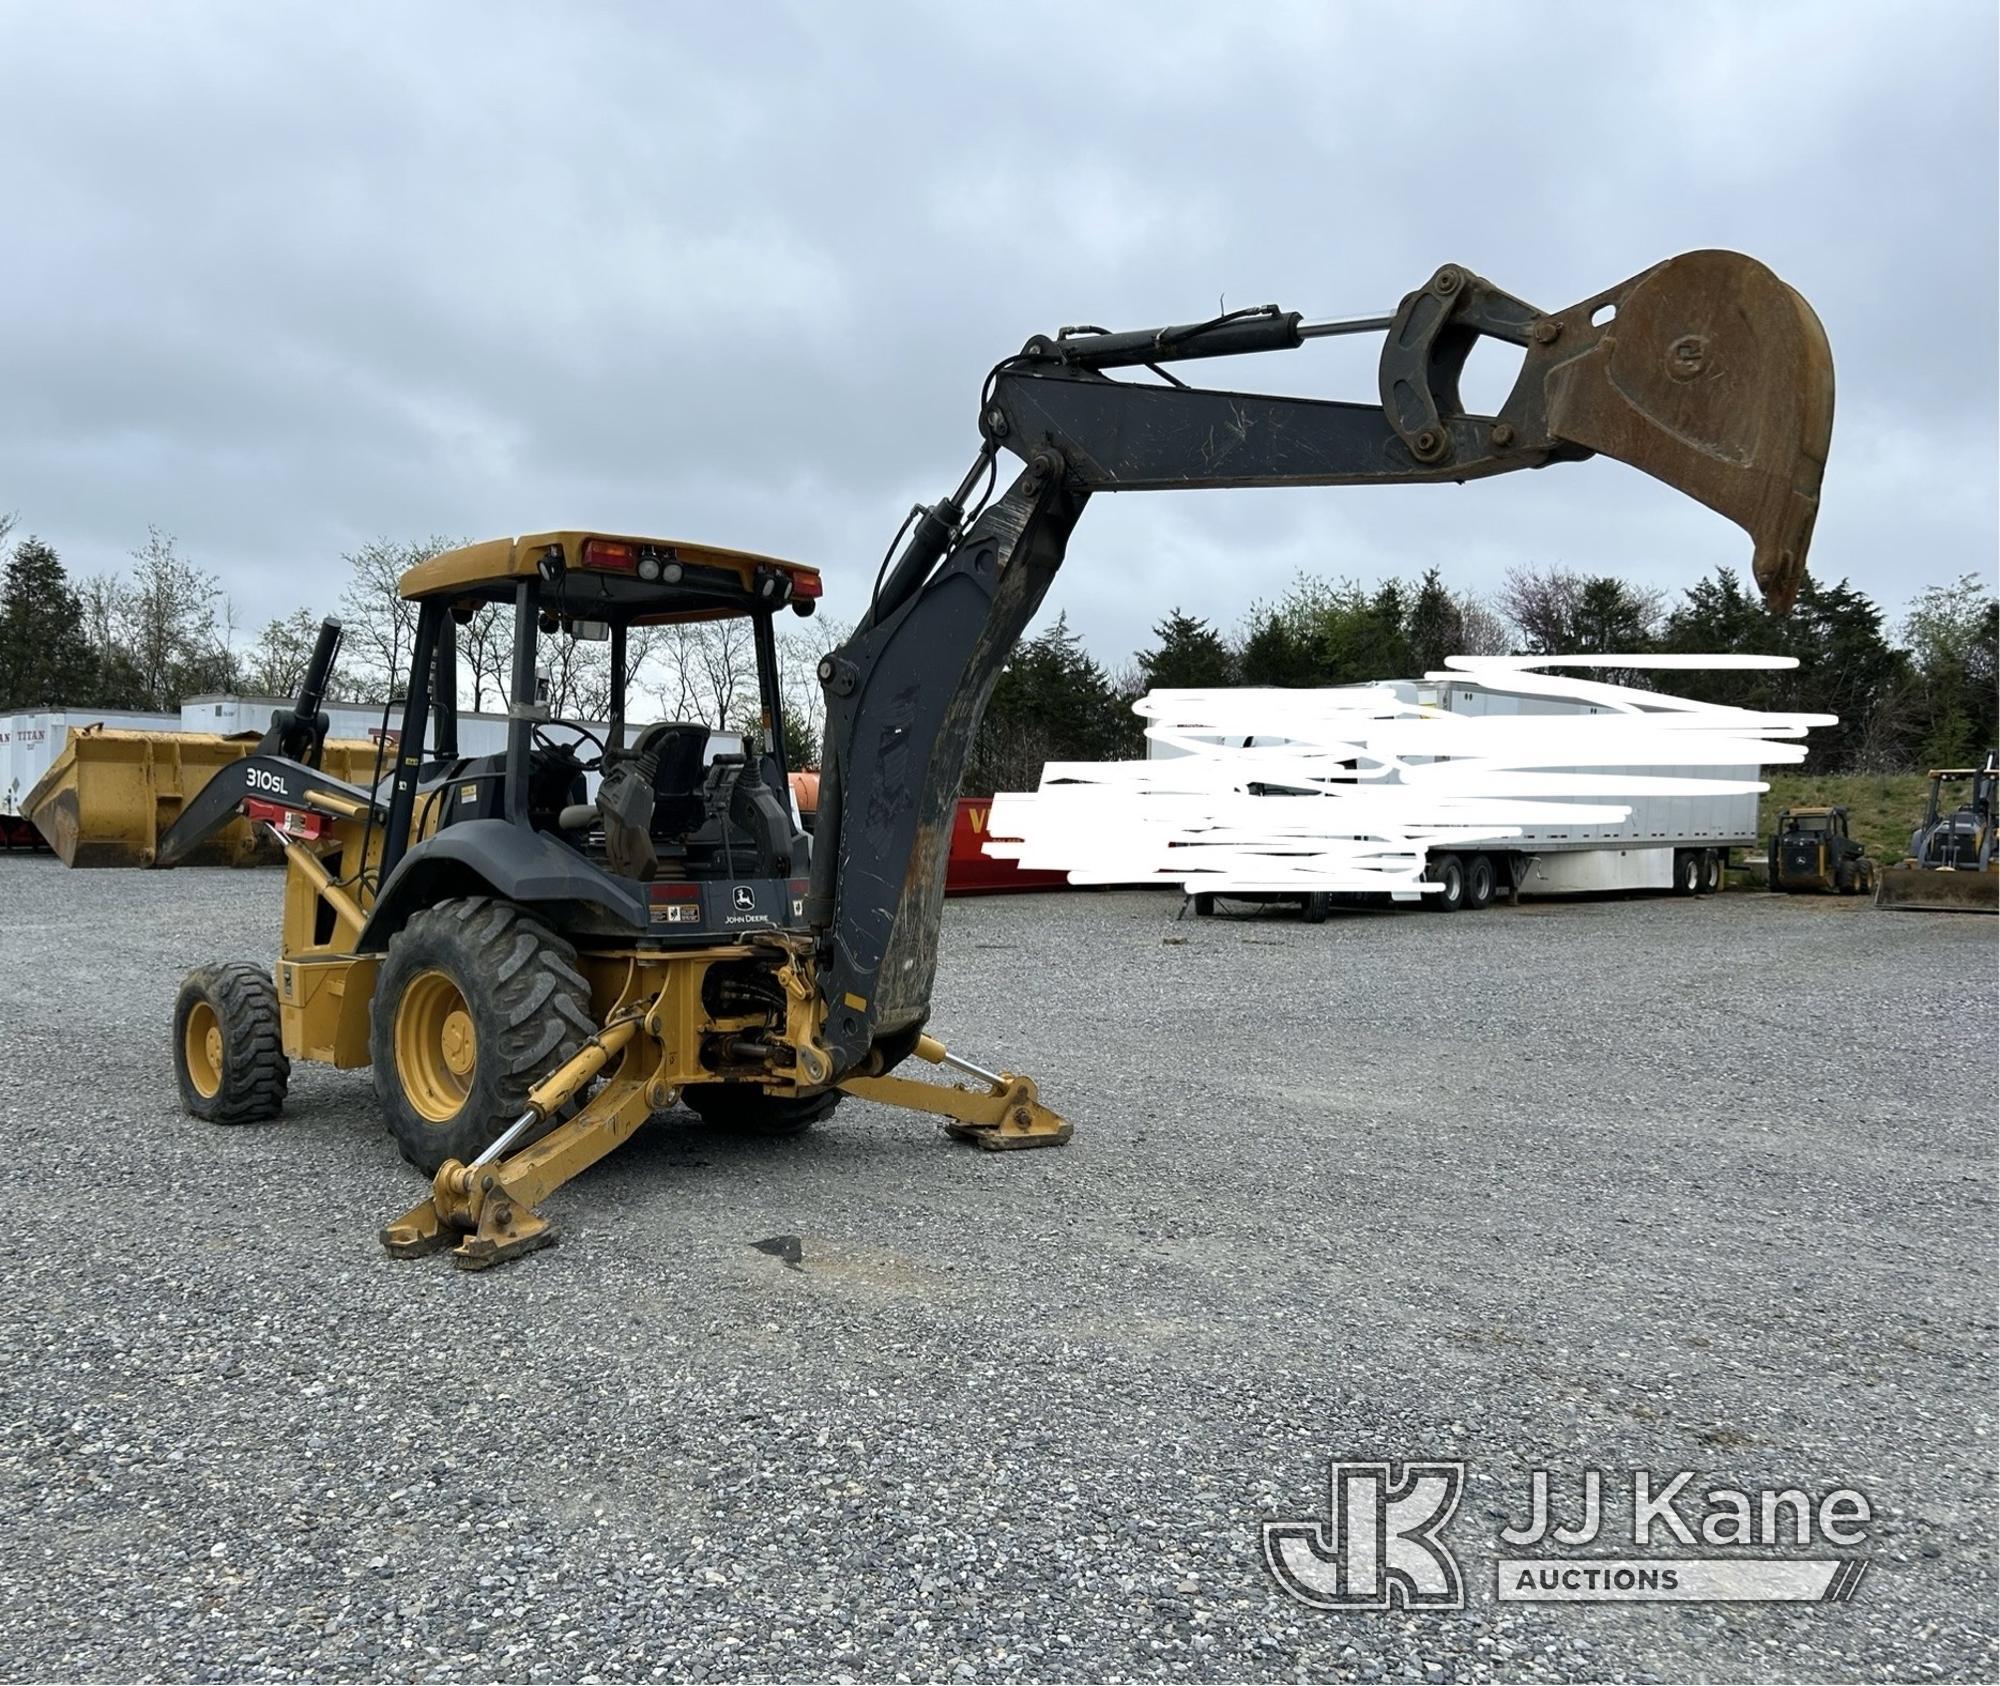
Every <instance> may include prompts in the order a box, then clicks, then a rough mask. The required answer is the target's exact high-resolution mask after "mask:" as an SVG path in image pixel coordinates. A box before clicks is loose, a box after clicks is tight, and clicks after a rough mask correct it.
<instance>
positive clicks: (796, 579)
mask: <svg viewBox="0 0 2000 1686" xmlns="http://www.w3.org/2000/svg"><path fill="white" fill-rule="evenodd" d="M820 590H821V587H820V581H819V575H817V574H794V575H792V595H793V596H794V597H817V596H819V595H820Z"/></svg>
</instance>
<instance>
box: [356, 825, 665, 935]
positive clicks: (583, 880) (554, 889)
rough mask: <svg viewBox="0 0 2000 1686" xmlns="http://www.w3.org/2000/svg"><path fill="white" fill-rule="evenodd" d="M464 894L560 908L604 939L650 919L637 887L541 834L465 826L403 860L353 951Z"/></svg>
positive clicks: (500, 827) (510, 827)
mask: <svg viewBox="0 0 2000 1686" xmlns="http://www.w3.org/2000/svg"><path fill="white" fill-rule="evenodd" d="M466 895H472V896H478V895H490V896H499V897H501V898H502V899H503V900H506V901H510V902H518V903H520V904H521V905H522V906H524V907H533V906H536V905H538V904H540V905H550V904H558V903H559V904H563V906H564V907H565V908H570V909H577V910H579V911H581V912H582V913H583V914H584V915H585V917H586V918H588V919H589V922H590V923H591V924H592V925H593V926H599V927H601V928H602V930H603V931H604V932H605V933H606V934H618V933H620V932H624V933H626V934H630V935H637V934H639V933H640V932H643V931H644V930H646V928H647V922H648V919H649V918H650V910H649V907H648V904H647V901H646V896H645V892H644V889H643V888H642V887H641V886H639V885H637V884H631V883H629V882H628V881H627V880H624V879H620V878H616V877H613V876H612V875H611V874H610V873H608V872H605V871H603V870H602V869H601V868H599V867H597V866H594V865H593V864H592V863H591V862H589V861H587V860H585V859H584V858H583V857H582V856H581V855H579V854H578V853H577V852H576V851H575V850H574V849H571V848H569V847H567V846H566V845H564V844H562V843H559V842H557V841H556V840H555V839H554V838H552V837H550V836H548V835H546V834H545V833H543V832H539V831H531V830H529V829H528V828H527V827H526V826H521V825H516V824H514V823H513V822H512V821H510V820H464V821H461V822H460V823H459V824H457V825H453V826H448V827H446V828H445V830H443V831H441V832H439V833H438V834H437V835H436V836H435V837H433V838H431V839H429V840H428V841H427V842H423V843H419V844H418V845H417V846H416V847H415V848H414V849H412V850H411V851H410V852H409V853H408V854H407V855H405V856H404V857H403V859H402V861H401V862H400V863H399V864H398V866H397V867H396V870H395V871H394V872H392V873H390V874H389V880H388V882H387V883H386V884H384V885H383V886H382V891H381V894H380V895H378V896H377V897H376V898H375V906H374V908H373V910H372V911H371V912H370V913H369V915H368V923H367V924H366V925H364V926H363V927H362V930H361V936H360V940H359V942H358V944H357V947H359V948H360V949H361V950H362V952H364V953H367V952H373V951H378V950H381V949H384V948H386V947H388V944H389V939H390V938H391V937H392V936H394V935H395V934H396V933H397V932H398V931H400V930H401V929H402V928H403V927H404V926H405V925H407V924H408V923H409V921H410V918H411V916H412V915H413V914H416V913H418V912H420V911H421V910H422V909H424V908H426V907H429V906H431V905H432V904H433V903H435V902H438V901H442V900H443V899H445V898H446V897H448V896H466ZM558 923H559V924H567V923H568V921H567V920H563V921H559V922H558Z"/></svg>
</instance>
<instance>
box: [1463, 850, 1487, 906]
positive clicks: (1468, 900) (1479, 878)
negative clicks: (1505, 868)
mask: <svg viewBox="0 0 2000 1686" xmlns="http://www.w3.org/2000/svg"><path fill="white" fill-rule="evenodd" d="M1493 883H1494V878H1493V857H1492V856H1491V855H1472V856H1469V857H1468V858H1467V860H1466V863H1465V905H1466V906H1467V907H1469V908H1471V909H1472V910H1473V911H1474V912H1475V913H1476V912H1478V911H1479V909H1481V908H1482V907H1488V906H1490V905H1492V901H1493Z"/></svg>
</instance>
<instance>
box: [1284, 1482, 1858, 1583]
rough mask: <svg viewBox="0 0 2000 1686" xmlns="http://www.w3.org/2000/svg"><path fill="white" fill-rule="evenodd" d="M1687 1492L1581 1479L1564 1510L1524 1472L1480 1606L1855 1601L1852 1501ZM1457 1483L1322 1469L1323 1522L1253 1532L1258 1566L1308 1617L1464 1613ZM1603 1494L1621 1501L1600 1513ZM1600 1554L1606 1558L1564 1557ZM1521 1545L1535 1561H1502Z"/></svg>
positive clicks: (1850, 1496) (1845, 1494)
mask: <svg viewBox="0 0 2000 1686" xmlns="http://www.w3.org/2000/svg"><path fill="white" fill-rule="evenodd" d="M1695 1481H1696V1476H1695V1473H1694V1472H1693V1471H1692V1470H1683V1471H1680V1472H1679V1473H1677V1474H1675V1475H1672V1476H1669V1477H1656V1476H1655V1475H1654V1474H1653V1473H1652V1472H1651V1471H1650V1470H1632V1471H1630V1472H1628V1473H1627V1474H1626V1475H1624V1476H1622V1477H1610V1478H1607V1476H1606V1474H1605V1472H1604V1471H1602V1470H1595V1469H1592V1470H1585V1471H1584V1472H1583V1477H1582V1480H1581V1482H1580V1483H1579V1484H1578V1487H1577V1492H1576V1499H1575V1503H1574V1504H1573V1505H1572V1504H1568V1503H1559V1501H1558V1499H1557V1498H1556V1497H1555V1496H1553V1489H1552V1484H1551V1481H1550V1476H1549V1472H1548V1471H1547V1470H1542V1469H1538V1470H1533V1471H1531V1472H1530V1476H1529V1482H1528V1492H1527V1502H1526V1505H1525V1520H1521V1521H1509V1522H1508V1523H1507V1525H1506V1526H1504V1527H1502V1528H1501V1529H1500V1530H1499V1536H1498V1541H1497V1545H1498V1549H1497V1550H1496V1551H1495V1552H1494V1596H1495V1597H1496V1598H1497V1599H1498V1600H1499V1601H1500V1602H1502V1603H1605V1602H1630V1601H1640V1602H1662V1603H1746V1602H1748V1603H1814V1602H1816V1603H1844V1602H1846V1601H1847V1600H1849V1599H1851V1598H1853V1596H1854V1594H1855V1592H1856V1590H1857V1589H1858V1588H1859V1587H1860V1585H1861V1581H1862V1578H1863V1576H1864V1575H1866V1573H1867V1571H1868V1563H1867V1560H1866V1559H1865V1558H1861V1557H1853V1556H1835V1555H1833V1552H1835V1551H1840V1550H1851V1549H1852V1548H1853V1547H1855V1546H1858V1545H1861V1544H1862V1543H1863V1542H1864V1539H1865V1535H1866V1525H1867V1523H1868V1522H1869V1521H1870V1519H1871V1518H1872V1516H1873V1514H1874V1513H1873V1509H1872V1507H1871V1506H1870V1504H1869V1501H1868V1497H1867V1495H1866V1494H1864V1493H1861V1492H1859V1491H1857V1490H1856V1489H1855V1488H1852V1487H1837V1488H1834V1489H1833V1490H1832V1491H1831V1492H1828V1493H1826V1494H1824V1495H1823V1496H1821V1497H1818V1498H1815V1497H1814V1496H1813V1495H1812V1494H1810V1493H1808V1492H1806V1491H1805V1490H1804V1489H1802V1488H1798V1487H1758V1488H1747V1487H1730V1486H1724V1485H1720V1484H1717V1485H1713V1486H1709V1487H1706V1488H1696V1486H1695ZM1464 1486H1465V1465H1464V1464H1463V1463H1445V1462H1435V1461H1426V1462H1418V1463H1405V1464H1401V1465H1397V1464H1391V1463H1373V1462H1348V1463H1343V1462H1341V1461H1340V1460H1339V1459H1335V1460H1333V1461H1332V1463H1331V1464H1330V1465H1329V1469H1328V1493H1329V1502H1328V1509H1327V1515H1326V1517H1325V1518H1324V1519H1323V1520H1322V1519H1320V1518H1317V1517H1307V1518H1299V1519H1289V1518H1287V1519H1273V1520H1271V1521H1267V1522H1266V1523H1265V1524H1264V1530H1263V1540H1264V1561H1265V1564H1266V1565H1267V1566H1268V1567H1269V1569H1270V1571H1271V1575H1272V1578H1273V1579H1275V1580H1276V1581H1277V1583H1278V1585H1279V1587H1280V1588H1281V1589H1283V1591H1284V1592H1286V1593H1287V1594H1288V1595H1289V1596H1291V1597H1293V1598H1295V1599H1297V1600H1298V1601H1299V1602H1300V1603H1302V1604H1307V1605H1310V1606H1312V1607H1313V1608H1314V1609H1316V1610H1387V1609H1390V1608H1393V1607H1397V1606H1400V1607H1401V1608H1403V1609H1405V1610H1457V1609H1462V1608H1463V1607H1464V1605H1465V1577H1464V1575H1463V1573H1462V1571H1461V1570H1460V1567H1459V1561H1458V1558H1457V1556H1456V1555H1455V1554H1454V1551H1453V1548H1452V1546H1451V1545H1449V1544H1447V1543H1446V1541H1445V1539H1444V1538H1443V1531H1444V1529H1445V1526H1446V1524H1447V1523H1449V1522H1450V1521H1451V1520H1452V1517H1453V1515H1454V1514H1455V1513H1456V1512H1457V1510H1458V1506H1459V1499H1460V1497H1461V1495H1462V1493H1463V1490H1464ZM1614 1486H1622V1487H1623V1488H1624V1493H1623V1495H1622V1497H1621V1498H1620V1499H1618V1500H1615V1501H1614V1502H1613V1503H1611V1504H1610V1505H1607V1502H1606V1495H1607V1490H1608V1489H1611V1488H1613V1487H1614ZM1626 1500H1629V1503H1627V1502H1624V1501H1626ZM1516 1514H1521V1513H1519V1512H1517V1513H1516ZM1608 1517H1617V1518H1619V1519H1621V1520H1622V1519H1624V1518H1628V1517H1629V1519H1630V1527H1629V1531H1628V1532H1629V1542H1630V1545H1631V1546H1632V1547H1633V1548H1634V1549H1633V1552H1632V1554H1631V1555H1626V1554H1623V1553H1619V1552H1617V1550H1616V1546H1617V1544H1618V1543H1619V1542H1618V1541H1616V1540H1613V1539H1608V1538H1607V1531H1606V1520H1607V1518H1608ZM1600 1541H1604V1542H1605V1543H1607V1544H1610V1545H1612V1546H1613V1551H1611V1552H1608V1553H1607V1552H1602V1551H1592V1552H1589V1553H1577V1554H1573V1552H1574V1548H1578V1547H1590V1546H1597V1545H1598V1544H1599V1542H1600ZM1523 1548H1536V1549H1534V1552H1533V1555H1516V1553H1517V1552H1520V1551H1522V1550H1523ZM1551 1548H1554V1549H1551Z"/></svg>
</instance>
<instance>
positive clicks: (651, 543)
mask: <svg viewBox="0 0 2000 1686" xmlns="http://www.w3.org/2000/svg"><path fill="white" fill-rule="evenodd" d="M558 553H560V555H561V557H562V568H561V569H560V570H558V572H560V573H563V574H566V575H568V576H570V577H571V578H574V579H576V580H577V583H578V584H582V583H584V581H586V580H595V581H596V582H598V583H601V584H602V585H603V586H605V587H607V588H608V587H609V586H610V585H611V584H612V583H613V582H614V581H615V582H617V584H618V585H619V586H620V588H621V589H620V590H619V592H618V596H619V597H620V598H622V599H624V600H625V603H626V605H627V606H628V607H629V608H631V609H634V610H638V611H640V612H637V613H634V614H632V615H630V617H629V618H631V619H635V620H641V621H678V620H708V619H713V618H717V617H720V616H726V615H731V614H743V613H748V612H749V610H750V609H751V608H752V607H753V606H754V605H755V603H756V601H757V589H756V588H757V580H758V576H759V575H760V574H762V575H764V576H765V578H766V581H767V583H768V580H769V576H770V574H771V573H772V572H774V571H775V572H777V573H779V574H781V575H783V576H784V577H785V579H786V581H787V582H788V584H789V590H788V591H787V593H786V595H787V596H789V597H792V598H795V599H808V598H816V597H818V596H819V595H820V589H821V587H820V574H819V570H818V569H817V568H811V567H807V566H806V565H805V564H804V563H801V562H787V561H785V560H784V559H783V558H782V557H777V556H762V555H759V554H758V553H757V552H755V551H751V550H730V549H728V548H726V547H724V546H721V545H712V544H698V543H695V542H693V541H691V540H688V539H657V538H640V537H636V536H634V535H631V534H623V533H599V532H588V531H571V532H557V533H526V534H523V535H522V536H521V537H519V538H513V539H484V540H481V541H480V542H479V543H477V544H468V545H460V546H459V547H458V548H457V549H456V550H447V551H442V552H440V553H439V554H438V555H436V556H433V557H432V558H431V559H430V560H429V561H427V562H419V563H418V564H417V565H416V566H415V567H414V568H411V569H408V570H407V571H406V572H405V573H404V574H403V576H402V578H401V579H400V580H398V581H397V582H396V589H397V591H398V592H399V593H400V594H401V595H402V596H403V597H405V598H408V599H419V598H430V597H453V598H457V597H469V598H498V597H502V596H505V595H508V594H509V593H511V591H512V589H513V587H514V586H515V584H516V583H517V582H518V581H521V580H524V579H536V578H547V577H548V572H549V569H548V564H549V562H550V561H551V560H552V559H553V558H554V557H555V556H556V555H557V554H558ZM676 563H678V564H679V565H680V571H679V572H678V573H676V572H675V571H674V570H673V569H672V567H671V565H672V564H676ZM663 568H664V569H667V570H668V572H669V575H670V577H669V578H667V579H662V578H660V570H661V569H663ZM648 573H650V574H651V575H652V577H651V578H647V577H646V576H647V574H648ZM683 578H685V584H683V583H682V580H683ZM731 588H734V591H740V592H741V593H742V602H741V603H740V604H736V603H731V602H729V601H727V598H728V597H729V596H731V595H733V591H732V589H731ZM718 593H720V594H721V597H720V600H719V597H718ZM637 597H643V598H649V599H655V600H656V601H657V602H658V608H657V609H652V608H651V607H650V605H646V606H644V607H642V605H641V604H639V603H637V602H634V601H633V599H634V598H637Z"/></svg>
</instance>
